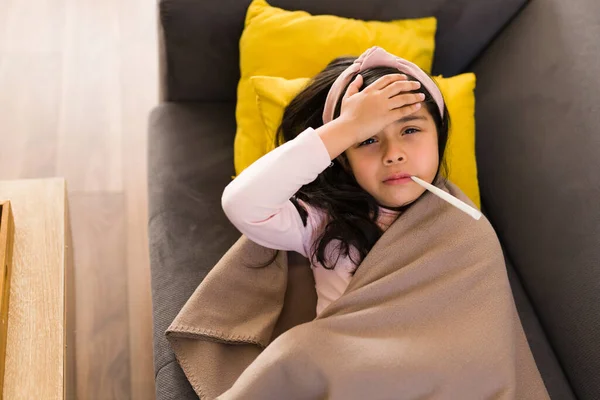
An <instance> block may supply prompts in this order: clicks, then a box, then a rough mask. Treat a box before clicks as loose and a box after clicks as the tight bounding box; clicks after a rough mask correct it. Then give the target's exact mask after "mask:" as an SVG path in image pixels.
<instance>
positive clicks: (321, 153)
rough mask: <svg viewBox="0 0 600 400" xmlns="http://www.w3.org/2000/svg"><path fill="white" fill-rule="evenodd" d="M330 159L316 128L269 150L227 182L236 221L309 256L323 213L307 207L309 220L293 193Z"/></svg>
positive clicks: (227, 202)
mask: <svg viewBox="0 0 600 400" xmlns="http://www.w3.org/2000/svg"><path fill="white" fill-rule="evenodd" d="M330 163H331V159H330V158H329V153H328V152H327V148H326V147H325V144H324V143H323V141H322V140H321V138H320V137H319V135H318V134H317V133H316V131H315V130H314V129H312V128H308V129H306V130H305V131H304V132H302V133H300V134H299V135H298V136H297V137H296V138H295V139H293V140H290V141H289V142H286V143H284V144H282V145H281V146H279V147H277V148H275V149H274V150H272V151H270V152H269V153H267V154H265V155H264V156H262V157H261V158H259V159H258V160H256V161H255V162H254V163H253V164H252V165H250V166H249V167H248V168H246V169H245V170H243V171H242V172H241V173H240V174H239V175H238V176H237V177H236V178H235V179H234V180H233V181H231V182H230V183H229V185H227V187H225V190H224V191H223V196H222V198H221V205H222V207H223V211H224V212H225V215H226V216H227V218H229V220H230V221H231V223H232V224H233V225H234V226H235V227H236V228H237V229H238V230H239V231H240V232H241V233H242V234H244V235H246V236H247V237H248V238H249V239H250V240H252V241H253V242H256V243H258V244H260V245H262V246H265V247H269V248H272V249H278V250H293V251H297V252H298V253H300V254H302V255H304V256H305V257H308V255H307V254H308V252H309V249H310V244H311V240H312V236H313V231H314V228H315V225H316V224H318V223H319V221H320V220H321V218H322V214H320V213H319V212H317V210H316V209H315V208H312V207H310V206H308V205H307V204H306V203H304V202H301V201H299V203H301V204H302V205H303V206H304V207H305V208H307V211H308V223H307V226H304V225H303V224H302V219H301V218H300V214H299V213H298V210H297V209H296V207H295V206H294V204H292V202H291V201H290V198H291V197H292V196H293V195H294V194H295V193H296V192H297V191H298V189H300V188H301V187H302V186H303V185H305V184H307V183H310V182H312V181H314V180H315V179H316V178H317V176H318V175H319V174H320V173H321V172H322V171H323V170H325V168H327V167H328V166H329V164H330Z"/></svg>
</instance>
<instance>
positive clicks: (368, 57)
mask: <svg viewBox="0 0 600 400" xmlns="http://www.w3.org/2000/svg"><path fill="white" fill-rule="evenodd" d="M373 67H392V68H398V70H399V71H400V72H402V73H405V74H409V75H412V76H413V77H414V78H415V79H417V80H418V81H420V82H421V84H422V85H423V86H425V88H426V89H427V90H428V91H429V93H431V96H433V99H434V100H435V102H436V103H437V105H438V108H439V109H440V115H441V116H442V117H443V116H444V99H443V97H442V93H441V92H440V89H439V88H438V87H437V85H436V84H435V82H433V80H432V79H431V78H430V77H429V75H427V74H426V73H425V72H423V70H422V69H421V68H419V67H418V66H417V65H415V64H413V63H412V62H410V61H408V60H405V59H403V58H400V57H396V56H395V55H393V54H390V53H388V52H387V51H385V50H384V49H382V48H381V47H378V46H374V47H371V48H370V49H368V50H367V51H365V52H364V53H362V54H361V55H360V57H358V58H357V59H356V60H354V63H353V64H352V65H350V66H349V67H348V68H347V69H346V70H345V71H344V72H342V73H341V74H340V76H338V78H337V79H336V80H335V82H333V86H331V89H329V93H328V94H327V100H325V109H324V110H323V123H324V124H326V123H328V122H329V121H331V120H333V114H334V111H335V105H336V104H337V102H338V99H339V98H340V97H341V96H342V95H343V93H342V92H343V90H344V88H345V87H346V86H347V85H348V84H349V83H350V81H351V80H352V79H353V78H354V77H355V76H356V75H358V73H360V72H362V71H364V70H366V69H368V68H373Z"/></svg>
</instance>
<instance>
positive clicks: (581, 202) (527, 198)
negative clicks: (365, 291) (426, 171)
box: [473, 0, 600, 399]
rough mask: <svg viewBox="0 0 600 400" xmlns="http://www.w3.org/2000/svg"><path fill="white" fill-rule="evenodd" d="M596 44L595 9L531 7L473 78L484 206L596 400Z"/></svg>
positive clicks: (582, 394) (579, 391)
mask: <svg viewBox="0 0 600 400" xmlns="http://www.w3.org/2000/svg"><path fill="white" fill-rule="evenodd" d="M598 37H600V13H599V12H598V2H597V1H596V0H582V1H578V2H576V3H573V4H571V3H569V4H568V5H567V4H566V3H564V2H563V1H561V0H546V1H533V2H531V3H530V4H529V5H528V6H527V7H526V8H525V9H524V10H523V11H522V12H521V13H520V14H519V15H518V16H517V18H516V19H515V20H514V21H513V22H512V23H511V25H510V26H509V27H507V29H506V30H505V31H504V32H503V34H502V36H501V37H499V38H498V39H497V40H496V41H494V43H493V44H492V45H491V46H490V47H489V48H488V50H486V52H485V54H484V55H483V56H482V57H481V58H480V59H479V60H478V61H477V63H476V64H474V66H473V70H474V72H475V73H476V74H477V77H478V81H477V89H476V97H477V108H476V121H477V143H476V149H477V161H478V170H479V184H480V189H481V200H482V204H483V206H484V207H485V208H486V210H487V211H488V215H489V219H490V220H491V222H492V224H493V225H494V227H495V228H496V231H497V233H498V236H499V237H500V239H501V241H502V242H503V244H504V246H505V249H506V251H507V253H508V255H509V257H510V258H511V260H512V261H513V263H514V267H515V270H516V271H517V272H518V273H519V275H520V276H521V278H522V283H523V286H524V288H525V291H526V292H527V294H528V295H529V298H530V299H531V301H532V304H533V307H534V309H535V311H536V313H537V315H538V317H539V319H540V323H541V325H542V326H543V328H544V330H545V331H546V333H547V335H548V338H549V339H550V340H551V345H552V347H553V349H554V351H555V353H556V355H557V357H558V360H559V361H560V363H561V365H562V367H563V368H564V371H565V374H566V376H567V377H568V380H569V382H570V383H571V386H572V388H573V391H574V392H575V394H576V395H577V397H578V398H581V399H600V374H599V373H598V371H600V342H599V341H598V332H600V245H599V244H600V201H599V200H600V175H599V174H598V171H600V135H599V131H598V128H599V127H600V112H598V104H600V80H598V78H597V71H599V70H600V56H599V55H600V41H599V40H598ZM541 372H542V374H543V371H541ZM544 378H545V377H544ZM550 394H551V395H552V393H550ZM553 398H554V397H553ZM555 398H562V397H555Z"/></svg>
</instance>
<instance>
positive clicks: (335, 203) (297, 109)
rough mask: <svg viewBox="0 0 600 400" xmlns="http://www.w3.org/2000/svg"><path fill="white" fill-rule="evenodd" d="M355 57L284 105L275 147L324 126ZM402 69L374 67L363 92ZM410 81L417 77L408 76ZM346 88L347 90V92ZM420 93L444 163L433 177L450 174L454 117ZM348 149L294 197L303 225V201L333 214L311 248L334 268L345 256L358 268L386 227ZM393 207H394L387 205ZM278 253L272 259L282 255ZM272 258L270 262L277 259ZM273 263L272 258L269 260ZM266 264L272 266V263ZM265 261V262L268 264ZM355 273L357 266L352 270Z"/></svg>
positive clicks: (335, 65)
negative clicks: (330, 98)
mask: <svg viewBox="0 0 600 400" xmlns="http://www.w3.org/2000/svg"><path fill="white" fill-rule="evenodd" d="M355 59H356V58H355V57H339V58H336V59H334V60H333V61H332V62H330V63H329V64H328V65H327V67H325V69H324V70H323V71H321V72H320V73H319V74H318V75H316V76H315V77H314V78H313V79H312V80H311V81H310V83H309V84H308V85H307V86H306V87H305V88H304V89H303V90H302V91H301V92H300V93H298V95H296V97H294V99H293V100H292V101H291V102H290V104H289V105H288V106H287V107H286V108H285V110H284V113H283V119H282V121H281V125H280V126H279V128H278V130H277V134H276V135H275V146H279V145H281V144H283V143H285V142H287V141H289V140H292V139H294V138H295V137H296V136H298V135H299V134H300V133H301V132H303V131H304V130H306V129H307V128H309V127H310V128H314V129H316V128H318V127H320V126H322V125H323V120H322V115H323V108H324V106H325V99H326V98H327V94H328V93H329V89H330V88H331V86H332V85H333V82H334V81H335V80H336V79H337V77H338V76H339V75H340V74H341V73H342V72H343V71H344V70H345V69H346V68H348V67H349V66H350V65H351V64H352V63H353V62H354V60H355ZM397 73H398V70H397V69H395V68H389V67H375V68H371V69H367V70H365V71H364V72H361V75H362V76H363V86H362V87H361V88H360V90H362V89H364V88H365V87H367V86H369V85H371V84H372V83H373V82H375V81H376V80H377V79H379V78H380V77H382V76H384V75H388V74H397ZM406 75H407V77H408V79H409V80H416V79H415V78H414V77H412V76H410V75H408V74H406ZM346 89H347V87H346V88H345V89H344V91H343V93H345V91H346ZM414 92H415V93H419V92H421V93H424V94H425V100H424V102H423V103H424V105H425V106H426V108H427V110H428V111H429V113H430V114H431V116H432V117H433V120H434V122H435V126H436V128H437V135H438V152H439V160H440V163H439V167H438V171H437V174H436V177H435V179H434V180H436V179H438V177H440V178H442V179H444V177H445V176H448V174H447V172H448V167H447V165H446V162H445V160H444V151H445V149H446V143H447V141H448V131H449V128H450V117H449V115H448V111H447V110H446V109H445V110H444V116H443V118H442V117H441V116H440V113H439V109H438V106H437V104H436V102H435V100H434V99H433V97H432V96H431V94H430V93H429V91H428V90H427V89H425V87H424V86H423V85H422V86H421V88H419V89H418V90H415V91H414ZM341 103H342V102H341V98H340V99H339V101H338V103H337V104H336V107H335V113H334V118H337V117H338V116H339V115H340V109H341ZM348 165H349V164H348V159H347V157H346V154H345V153H342V154H341V155H340V156H338V157H337V158H336V159H335V160H334V162H333V166H331V167H330V168H326V169H325V170H324V171H323V172H321V173H320V174H319V176H318V177H317V178H316V179H315V180H314V181H312V182H311V183H309V184H306V185H304V186H302V187H301V188H300V189H299V190H298V192H296V194H295V195H294V196H293V197H292V198H291V199H290V200H291V201H292V203H293V204H294V206H296V208H297V209H298V212H299V213H300V217H301V218H302V222H303V224H304V226H306V223H307V217H308V213H307V210H306V209H305V208H304V207H303V206H302V205H301V204H300V203H299V202H298V200H302V201H304V202H306V203H308V204H310V205H311V206H313V207H316V208H320V209H322V210H324V211H325V212H326V213H327V215H328V216H329V219H328V223H327V225H326V226H325V228H324V230H323V231H322V233H321V234H320V236H319V237H318V238H317V239H316V240H315V242H314V245H313V248H312V249H311V254H310V257H311V260H313V261H314V260H316V261H318V262H319V263H321V264H322V265H323V267H324V268H326V269H334V268H335V262H336V261H337V260H338V259H339V257H341V256H345V257H350V259H351V261H352V262H353V263H354V264H355V265H356V266H357V267H358V265H359V264H360V263H361V262H362V260H363V259H364V258H365V257H366V255H367V253H368V252H369V251H370V250H371V249H372V248H373V246H374V245H375V243H376V242H377V240H379V238H380V237H381V235H382V234H383V231H382V230H381V228H379V226H378V225H377V223H376V221H377V219H378V217H379V207H381V205H380V204H378V203H377V201H376V199H375V198H374V197H373V196H371V194H369V193H368V192H367V191H365V190H364V189H363V188H361V187H360V186H359V184H358V183H357V181H356V179H355V178H354V175H353V173H352V171H351V169H350V168H349V166H348ZM412 204H414V202H412V203H410V204H407V205H404V206H402V207H397V208H393V210H396V211H399V212H400V215H402V213H404V212H405V211H406V210H407V209H409V208H410V207H411V205H412ZM386 208H389V207H386ZM332 240H339V245H338V246H337V251H338V253H337V257H336V258H335V261H333V264H332V265H330V263H329V262H330V261H331V260H328V259H326V256H325V254H326V253H325V249H326V248H327V245H328V244H329V243H330V242H331V241H332ZM352 247H355V248H356V250H358V255H359V259H358V260H355V259H353V258H352V253H353V252H351V251H350V250H351V248H352ZM277 254H278V251H277V252H276V253H275V256H274V258H273V260H274V259H275V258H276V257H277ZM273 260H271V262H272V261H273ZM269 263H270V262H269ZM269 263H267V264H269ZM267 264H265V265H267ZM354 272H356V269H355V270H354V271H353V273H354Z"/></svg>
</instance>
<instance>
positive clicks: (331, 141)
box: [316, 117, 357, 160]
mask: <svg viewBox="0 0 600 400" xmlns="http://www.w3.org/2000/svg"><path fill="white" fill-rule="evenodd" d="M355 126H356V125H355V124H353V123H352V122H351V121H348V120H346V119H345V118H342V117H339V118H336V119H334V120H333V121H331V122H328V123H327V124H325V125H323V126H321V127H319V128H318V129H316V132H317V134H318V135H319V136H320V137H321V140H322V141H323V144H325V147H326V148H327V152H328V153H329V158H330V159H331V160H334V159H335V158H337V157H338V156H339V155H340V154H342V153H343V152H344V151H346V149H348V148H349V147H350V146H352V145H354V144H356V143H357V141H356V137H357V133H356V132H355Z"/></svg>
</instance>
